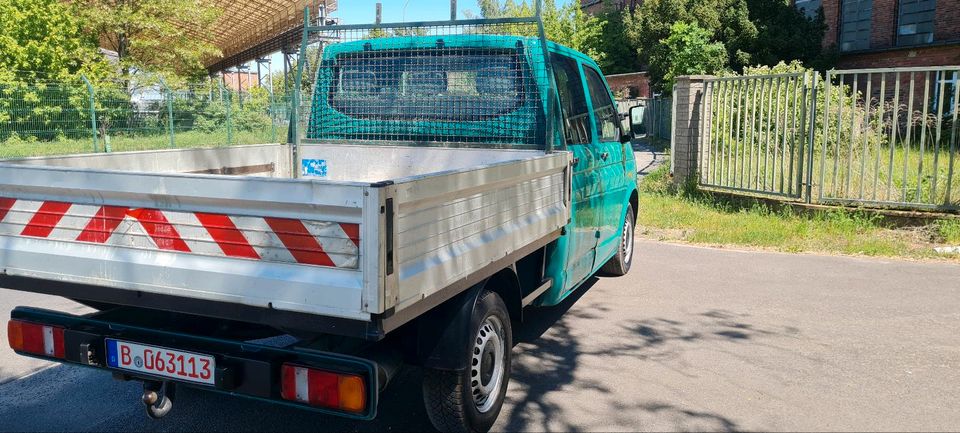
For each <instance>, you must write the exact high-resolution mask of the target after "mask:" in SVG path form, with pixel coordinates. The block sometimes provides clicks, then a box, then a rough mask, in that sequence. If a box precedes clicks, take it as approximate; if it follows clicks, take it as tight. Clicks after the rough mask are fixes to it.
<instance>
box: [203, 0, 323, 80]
mask: <svg viewBox="0 0 960 433" xmlns="http://www.w3.org/2000/svg"><path fill="white" fill-rule="evenodd" d="M214 3H215V4H216V5H217V6H218V7H220V8H221V9H222V10H223V13H222V15H221V16H220V18H219V20H218V21H217V23H216V25H215V26H214V29H215V30H214V33H213V35H212V36H211V37H210V38H209V41H210V42H211V43H213V44H214V45H216V46H217V47H218V48H220V50H221V51H222V52H223V57H222V58H213V59H210V60H209V61H208V62H207V67H213V66H215V65H217V64H222V63H223V61H224V60H226V59H231V60H236V59H239V58H242V57H247V56H244V55H243V54H244V53H245V52H246V53H250V54H251V55H253V56H257V55H264V54H267V53H263V54H260V53H259V52H260V51H263V50H256V49H254V48H256V47H258V46H263V45H271V42H273V41H275V40H276V39H279V38H282V37H283V36H284V35H285V34H289V33H291V31H293V30H297V29H302V28H303V27H302V26H303V9H304V8H305V7H310V12H311V16H317V15H316V14H317V12H318V10H319V9H320V8H321V7H323V8H325V10H326V13H328V14H329V13H330V12H333V11H335V10H336V9H337V3H338V2H337V0H214ZM272 45H276V44H275V43H274V44H272ZM276 49H279V47H277V48H273V50H276ZM247 60H252V59H244V60H242V61H247Z"/></svg>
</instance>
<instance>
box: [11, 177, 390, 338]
mask: <svg viewBox="0 0 960 433" xmlns="http://www.w3.org/2000/svg"><path fill="white" fill-rule="evenodd" d="M365 205H367V206H371V207H372V208H373V209H379V208H380V203H379V199H378V194H377V190H376V189H375V188H370V187H369V186H367V185H365V184H354V183H346V182H337V183H331V182H324V181H317V180H303V179H296V180H294V179H269V178H254V177H231V176H209V175H183V174H152V173H133V172H116V171H99V170H85V169H68V168H59V167H27V166H18V165H9V164H0V269H2V272H3V273H4V274H5V275H10V276H19V277H28V278H36V279H41V280H52V281H64V282H72V283H79V284H86V285H92V286H101V287H111V288H116V289H121V290H132V291H138V292H148V293H155V294H161V295H170V296H176V297H181V298H193V299H202V300H209V301H217V302H226V303H233V304H242V305H247V306H253V307H263V308H269V309H276V310H282V311H292V312H300V313H308V314H319V315H325V316H333V317H339V318H345V319H356V320H369V318H370V315H369V313H368V311H376V310H377V309H378V308H380V305H381V302H382V300H381V295H380V291H379V289H378V287H379V284H378V279H377V275H378V268H379V262H378V256H379V255H378V254H377V245H378V242H379V239H378V237H379V235H378V224H379V219H378V218H379V215H377V212H373V213H372V214H373V215H371V217H372V218H373V219H372V221H371V222H369V223H365V221H364V220H363V219H364V212H363V208H364V206H365ZM368 274H372V276H373V277H372V278H367V276H368ZM77 297H79V298H83V296H81V294H77Z"/></svg>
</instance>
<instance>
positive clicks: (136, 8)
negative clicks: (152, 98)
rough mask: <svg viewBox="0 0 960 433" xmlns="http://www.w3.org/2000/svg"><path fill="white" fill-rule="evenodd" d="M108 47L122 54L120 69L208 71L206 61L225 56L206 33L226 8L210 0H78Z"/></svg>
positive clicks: (181, 74) (91, 26) (178, 72)
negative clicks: (221, 8)
mask: <svg viewBox="0 0 960 433" xmlns="http://www.w3.org/2000/svg"><path fill="white" fill-rule="evenodd" d="M72 2H73V4H74V5H76V6H77V10H78V11H79V12H80V16H81V17H82V19H83V20H84V21H85V22H86V25H87V26H88V28H89V29H90V31H91V32H92V33H93V34H94V35H95V36H96V37H97V39H98V40H100V41H101V44H103V47H104V48H107V49H109V50H112V51H114V52H116V53H117V58H118V61H119V67H120V71H121V73H122V75H123V76H127V75H128V74H129V73H130V72H132V71H150V72H157V73H161V74H164V75H166V76H168V77H173V76H179V77H186V78H195V77H200V76H203V75H205V70H204V68H203V61H204V60H205V59H208V58H210V57H213V56H218V55H220V51H219V49H217V48H216V47H215V46H214V45H213V44H211V43H210V42H209V41H208V40H207V39H206V38H205V37H204V35H209V34H211V33H212V32H213V28H212V26H213V24H214V23H215V22H216V20H217V18H218V17H219V15H220V10H219V9H217V8H215V7H213V6H212V5H210V4H209V2H208V0H72Z"/></svg>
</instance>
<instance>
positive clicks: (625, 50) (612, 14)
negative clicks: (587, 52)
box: [597, 0, 643, 74]
mask: <svg viewBox="0 0 960 433" xmlns="http://www.w3.org/2000/svg"><path fill="white" fill-rule="evenodd" d="M629 14H630V11H629V10H620V9H619V8H617V7H615V6H614V5H613V3H612V1H611V0H606V2H605V4H604V8H603V10H602V11H601V12H600V14H599V15H597V17H598V18H599V19H600V21H602V22H604V23H605V24H604V26H603V34H602V35H601V41H602V42H601V44H602V45H601V47H600V50H601V51H602V52H603V53H604V56H603V59H602V60H601V61H600V62H599V64H600V67H601V68H603V72H604V73H606V74H622V73H627V72H637V71H642V70H643V64H642V63H640V56H638V53H637V49H636V47H634V46H633V45H632V44H631V40H630V37H629V33H628V29H627V25H626V20H627V19H629Z"/></svg>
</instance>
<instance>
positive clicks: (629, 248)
mask: <svg viewBox="0 0 960 433" xmlns="http://www.w3.org/2000/svg"><path fill="white" fill-rule="evenodd" d="M634 215H635V214H634V213H633V206H632V205H631V206H628V207H627V217H626V218H625V219H624V221H623V232H622V233H621V234H620V246H619V247H618V248H617V254H615V255H614V256H613V257H612V258H610V260H609V261H608V262H607V263H604V265H603V267H602V268H600V273H601V274H603V275H606V276H610V277H619V276H623V275H627V272H630V264H631V263H632V262H633V223H634V220H633V216H634Z"/></svg>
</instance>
